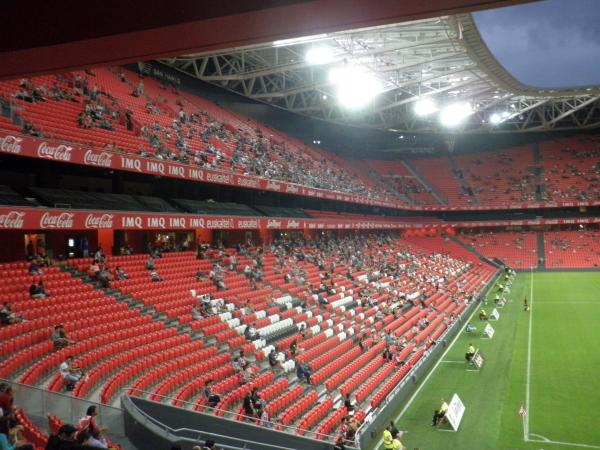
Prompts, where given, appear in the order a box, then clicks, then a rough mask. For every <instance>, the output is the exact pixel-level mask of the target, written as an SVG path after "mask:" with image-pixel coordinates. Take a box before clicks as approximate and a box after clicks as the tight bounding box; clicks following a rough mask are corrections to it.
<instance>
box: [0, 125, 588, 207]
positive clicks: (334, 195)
mask: <svg viewBox="0 0 600 450" xmlns="http://www.w3.org/2000/svg"><path fill="white" fill-rule="evenodd" d="M0 153H7V154H11V155H19V156H27V157H30V158H41V159H50V160H53V161H58V162H65V163H71V164H81V165H85V166H93V167H100V168H104V169H111V170H123V171H127V172H137V173H143V174H147V175H155V176H165V177H170V178H179V179H182V180H190V181H201V182H205V183H214V184H224V185H228V186H238V187H241V188H250V189H259V190H263V191H272V192H280V193H287V194H295V195H303V196H308V197H316V198H324V199H327V200H338V201H343V202H350V203H359V204H364V205H373V206H383V207H389V208H397V209H404V210H413V211H467V210H473V211H475V210H490V209H498V208H497V207H495V208H494V207H489V206H485V205H477V206H471V207H460V208H456V207H450V208H449V207H447V206H443V205H440V206H414V205H405V204H403V203H400V202H398V201H396V200H390V199H371V198H367V197H365V196H360V195H352V194H345V193H342V192H335V191H327V190H324V189H317V188H311V187H306V186H302V185H299V184H293V183H286V182H283V181H275V180H268V179H265V178H260V177H250V176H244V175H239V174H234V173H231V172H225V171H220V170H212V169H205V168H201V167H198V166H192V165H189V164H180V163H175V162H167V161H160V160H156V159H150V158H142V157H141V156H136V155H131V154H122V153H115V152H107V151H102V150H94V149H91V148H87V147H82V146H80V145H77V144H65V143H60V142H54V141H46V140H43V139H37V138H32V137H29V136H22V135H19V134H14V133H13V134H10V133H7V132H5V131H2V130H0ZM577 206H600V200H595V201H587V202H576V201H567V202H533V203H532V202H529V203H513V204H510V205H507V206H506V208H507V209H536V208H559V207H577Z"/></svg>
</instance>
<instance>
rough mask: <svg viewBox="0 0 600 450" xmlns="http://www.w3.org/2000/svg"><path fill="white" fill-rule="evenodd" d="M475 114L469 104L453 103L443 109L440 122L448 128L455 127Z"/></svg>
mask: <svg viewBox="0 0 600 450" xmlns="http://www.w3.org/2000/svg"><path fill="white" fill-rule="evenodd" d="M472 113H473V109H472V108H471V105H470V104H469V103H466V102H463V103H453V104H451V105H448V106H446V107H445V108H444V109H442V112H441V113H440V122H441V123H442V125H444V126H446V127H455V126H457V125H459V124H460V123H461V122H462V121H463V120H465V119H466V118H467V117H468V116H470V115H471V114H472Z"/></svg>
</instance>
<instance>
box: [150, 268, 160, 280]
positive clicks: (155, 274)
mask: <svg viewBox="0 0 600 450" xmlns="http://www.w3.org/2000/svg"><path fill="white" fill-rule="evenodd" d="M150 279H151V280H152V281H163V279H162V278H161V277H160V275H159V274H158V272H156V270H152V272H150Z"/></svg>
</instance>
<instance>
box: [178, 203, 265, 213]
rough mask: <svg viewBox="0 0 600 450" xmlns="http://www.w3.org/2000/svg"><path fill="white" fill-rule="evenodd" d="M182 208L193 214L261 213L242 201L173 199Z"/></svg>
mask: <svg viewBox="0 0 600 450" xmlns="http://www.w3.org/2000/svg"><path fill="white" fill-rule="evenodd" d="M173 201H174V202H175V203H177V204H178V205H179V206H181V208H182V209H184V210H186V211H188V212H190V213H193V214H207V215H211V214H212V215H226V216H260V215H261V214H260V213H259V212H258V211H256V210H255V209H253V208H251V207H250V206H247V205H243V204H241V203H228V202H211V201H200V200H187V199H175V200H173Z"/></svg>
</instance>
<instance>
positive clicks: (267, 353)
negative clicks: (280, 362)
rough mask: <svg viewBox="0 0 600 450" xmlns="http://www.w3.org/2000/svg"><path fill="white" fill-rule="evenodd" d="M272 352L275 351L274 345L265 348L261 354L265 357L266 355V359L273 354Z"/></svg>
mask: <svg viewBox="0 0 600 450" xmlns="http://www.w3.org/2000/svg"><path fill="white" fill-rule="evenodd" d="M271 350H275V346H274V345H267V346H266V347H265V348H263V349H262V350H261V352H262V353H263V355H265V358H266V357H267V356H269V353H271Z"/></svg>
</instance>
